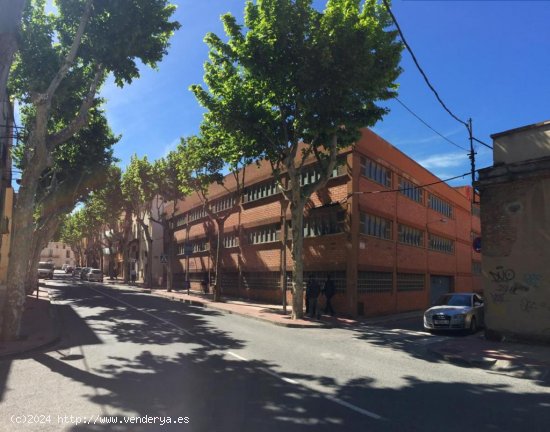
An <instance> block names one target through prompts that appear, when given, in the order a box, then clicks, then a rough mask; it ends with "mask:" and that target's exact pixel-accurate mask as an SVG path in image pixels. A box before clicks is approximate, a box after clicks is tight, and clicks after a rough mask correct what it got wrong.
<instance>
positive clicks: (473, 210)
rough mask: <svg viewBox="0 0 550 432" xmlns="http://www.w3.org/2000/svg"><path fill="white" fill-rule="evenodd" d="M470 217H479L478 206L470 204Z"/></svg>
mask: <svg viewBox="0 0 550 432" xmlns="http://www.w3.org/2000/svg"><path fill="white" fill-rule="evenodd" d="M472 216H475V217H477V218H479V217H481V210H480V208H479V206H478V205H476V204H472Z"/></svg>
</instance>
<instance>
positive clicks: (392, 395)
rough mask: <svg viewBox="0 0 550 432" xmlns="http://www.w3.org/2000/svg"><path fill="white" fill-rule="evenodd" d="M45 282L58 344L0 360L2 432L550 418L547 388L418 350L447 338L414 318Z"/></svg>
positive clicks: (423, 427)
mask: <svg viewBox="0 0 550 432" xmlns="http://www.w3.org/2000/svg"><path fill="white" fill-rule="evenodd" d="M48 285H49V286H50V287H52V288H51V293H52V296H54V297H55V298H56V306H55V307H56V310H57V313H58V316H59V317H60V324H61V326H62V336H63V337H62V342H61V343H60V344H59V346H57V347H55V348H54V349H51V350H50V351H48V352H46V353H39V354H35V355H33V356H31V357H30V358H27V359H18V360H12V361H1V362H0V396H1V404H0V419H1V421H0V430H1V431H35V430H40V431H172V430H174V431H175V430H177V431H208V432H209V431H283V430H284V431H307V430H312V431H316V432H317V431H445V432H446V431H455V430H457V431H458V430H460V431H465V430H483V431H485V430H498V431H523V430H529V431H543V430H544V431H547V430H548V425H550V392H549V389H548V387H544V386H542V385H540V384H538V383H536V382H534V381H530V380H528V379H517V378H512V377H509V376H504V375H499V374H495V373H492V372H491V371H486V370H481V369H476V368H466V367H459V366H456V365H452V364H449V363H446V362H442V361H440V360H438V359H436V358H434V357H432V356H430V355H429V353H428V352H427V350H426V347H427V346H428V344H430V343H432V342H434V341H435V340H439V339H440V338H445V337H447V336H441V335H437V336H432V335H429V334H426V333H424V332H423V331H422V329H421V327H418V328H417V327H416V326H419V324H418V323H417V322H416V321H407V322H403V323H393V324H392V325H385V326H379V327H363V328H358V329H354V330H349V329H289V328H283V327H276V326H274V325H272V324H269V323H264V322H260V321H255V320H251V319H248V318H245V317H240V316H235V315H228V314H222V313H220V312H217V311H214V310H211V309H204V308H200V307H192V306H186V305H183V304H181V303H176V302H170V301H168V300H166V299H163V298H158V297H154V296H151V295H149V294H142V293H136V292H132V291H120V290H114V289H111V288H107V287H105V286H103V285H101V284H87V283H80V282H76V283H73V282H72V281H71V280H70V279H66V280H60V279H57V280H55V281H54V282H53V283H48ZM454 337H457V336H454ZM71 416H72V417H71ZM137 417H139V419H138V418H137ZM31 421H32V422H33V423H32V424H29V422H31ZM107 421H109V422H110V423H106V422H107ZM115 421H116V422H117V423H116V424H114V423H113V422H115ZM168 421H171V422H172V423H171V424H169V423H167V422H168ZM17 422H19V423H17ZM77 422H80V424H76V423H77ZM132 422H133V423H132ZM174 422H180V423H178V424H175V423H174ZM94 423H95V424H94ZM162 423H164V424H162Z"/></svg>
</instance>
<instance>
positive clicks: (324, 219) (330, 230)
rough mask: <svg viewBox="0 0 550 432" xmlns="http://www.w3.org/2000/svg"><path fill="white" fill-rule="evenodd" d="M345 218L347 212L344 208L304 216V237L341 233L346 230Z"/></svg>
mask: <svg viewBox="0 0 550 432" xmlns="http://www.w3.org/2000/svg"><path fill="white" fill-rule="evenodd" d="M345 218H346V212H345V211H344V210H339V211H332V212H330V213H325V214H323V215H315V216H308V217H307V218H304V237H317V236H322V235H327V234H337V233H341V232H343V231H344V221H345Z"/></svg>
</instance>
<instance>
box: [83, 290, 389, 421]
mask: <svg viewBox="0 0 550 432" xmlns="http://www.w3.org/2000/svg"><path fill="white" fill-rule="evenodd" d="M88 288H89V289H91V290H93V291H95V292H97V293H99V294H101V295H104V296H105V297H109V298H110V299H112V300H114V301H117V302H119V303H122V304H123V305H126V306H128V307H130V308H132V309H135V310H137V311H139V312H142V313H144V314H145V315H148V316H150V317H151V318H155V319H157V320H159V321H161V322H163V323H165V324H168V325H170V326H172V327H175V328H177V329H178V330H181V331H183V332H184V333H186V334H188V335H190V336H194V334H193V333H191V332H190V331H188V330H186V329H184V328H182V327H180V326H179V325H177V324H174V323H173V322H171V321H168V320H165V319H164V318H160V317H158V316H156V315H153V314H152V313H150V312H147V311H144V310H142V309H139V308H137V307H135V306H133V305H131V304H130V303H127V302H125V301H124V300H120V299H118V298H116V297H113V296H111V295H109V294H105V293H104V292H102V291H99V290H97V289H95V288H92V287H88ZM201 340H202V341H203V342H205V343H207V344H208V345H211V346H214V347H215V346H216V345H215V344H213V343H212V342H210V341H208V340H207V339H201ZM226 352H227V354H229V355H230V356H232V357H235V358H237V359H239V360H242V361H250V360H248V359H246V358H244V357H242V356H240V355H239V354H235V353H234V352H232V351H226ZM260 370H261V371H263V372H265V373H267V374H269V375H271V376H273V377H275V378H277V379H280V380H282V381H284V382H286V383H289V384H293V385H298V386H301V387H305V388H307V389H310V390H313V389H311V388H310V387H309V386H307V385H306V384H303V383H299V382H298V381H296V380H293V379H291V378H286V377H284V376H282V375H279V374H278V373H276V372H273V371H271V370H269V369H266V368H260ZM314 391H318V390H314ZM319 393H321V394H322V395H323V396H324V397H325V398H327V399H328V400H330V401H331V402H334V403H336V404H338V405H342V406H344V407H346V408H349V409H351V410H352V411H355V412H358V413H360V414H363V415H365V416H367V417H370V418H373V419H375V420H382V419H383V417H382V416H380V415H378V414H376V413H373V412H372V411H369V410H366V409H364V408H361V407H358V406H357V405H353V404H352V403H349V402H346V401H344V400H342V399H339V398H337V397H334V396H332V395H329V394H326V393H322V392H319Z"/></svg>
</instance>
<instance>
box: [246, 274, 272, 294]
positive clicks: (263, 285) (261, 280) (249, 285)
mask: <svg viewBox="0 0 550 432" xmlns="http://www.w3.org/2000/svg"><path fill="white" fill-rule="evenodd" d="M280 279H281V275H280V273H279V272H244V273H243V288H245V289H249V290H265V291H270V290H278V289H280V288H281V280H280Z"/></svg>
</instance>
